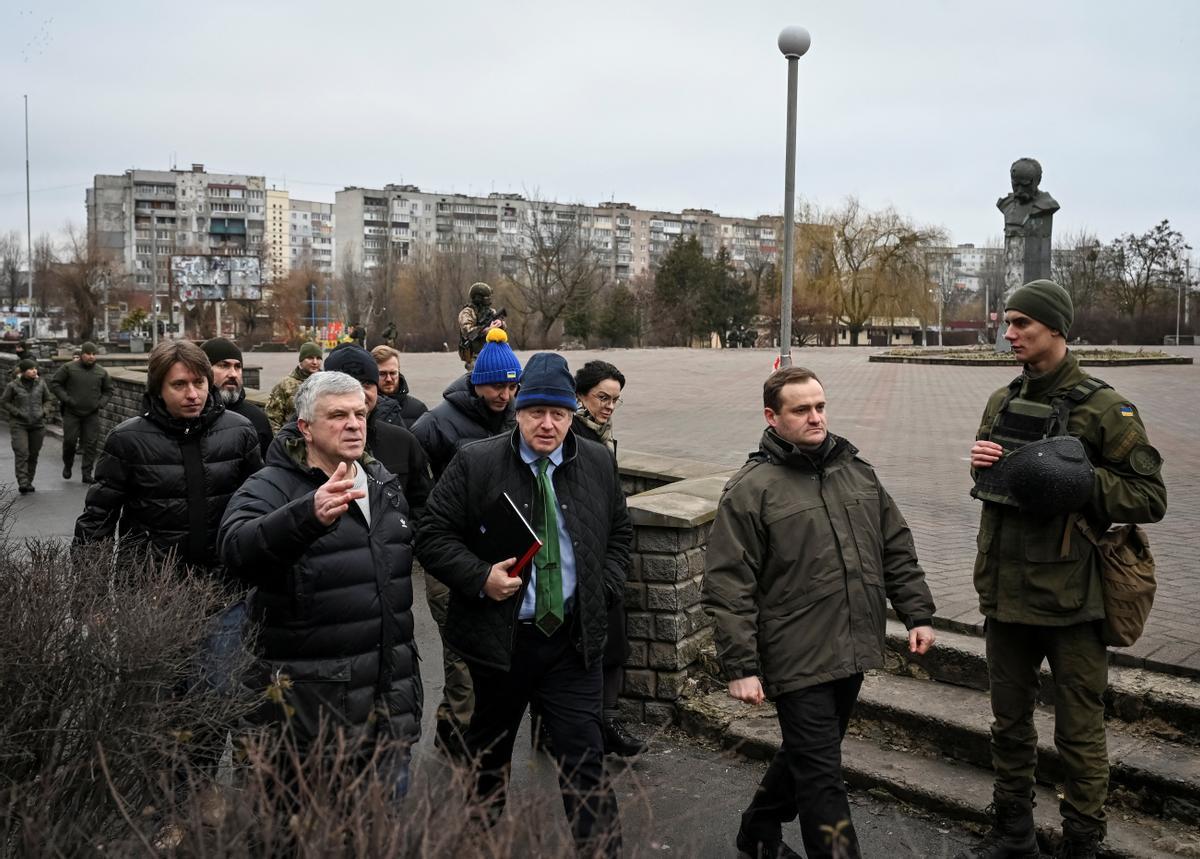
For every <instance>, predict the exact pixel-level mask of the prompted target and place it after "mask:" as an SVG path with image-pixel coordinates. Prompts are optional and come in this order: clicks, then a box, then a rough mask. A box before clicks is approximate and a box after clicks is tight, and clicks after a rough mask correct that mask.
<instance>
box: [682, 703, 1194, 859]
mask: <svg viewBox="0 0 1200 859" xmlns="http://www.w3.org/2000/svg"><path fill="white" fill-rule="evenodd" d="M679 715H680V724H681V725H682V726H683V727H684V728H685V729H686V730H688V731H690V732H691V733H693V734H695V735H697V736H703V737H706V738H708V739H711V740H714V741H716V742H718V743H720V744H721V745H722V746H723V747H725V748H729V749H733V750H735V751H737V752H738V753H740V754H743V755H745V756H747V757H752V758H759V759H763V760H769V759H770V758H771V757H772V756H774V754H775V752H776V750H777V749H778V748H779V743H780V733H779V723H778V721H777V719H776V718H775V708H774V707H772V706H771V705H769V704H767V705H763V706H760V707H750V706H747V705H745V704H741V703H739V702H737V701H733V700H731V699H730V698H729V696H728V695H726V694H725V692H723V691H721V692H712V693H709V694H707V695H701V696H697V697H693V698H687V699H683V700H681V701H680V702H679ZM842 768H843V772H844V773H845V777H846V781H847V783H848V784H850V785H851V786H852V787H855V788H859V789H866V790H874V791H877V792H878V791H883V792H886V793H888V794H890V795H892V796H894V797H896V798H897V799H899V800H901V801H903V802H906V803H909V804H912V805H915V806H918V807H921V808H925V809H928V810H929V811H932V812H934V813H937V814H940V815H943V816H945V817H948V818H952V819H955V820H961V821H966V822H970V823H975V824H981V825H982V824H985V823H986V822H987V814H986V811H985V809H986V808H987V806H988V804H989V803H990V802H991V799H992V776H991V772H990V770H988V769H983V768H980V767H976V766H973V765H971V764H968V763H964V762H957V761H953V760H949V759H947V758H945V757H942V756H938V755H928V754H925V753H922V752H920V751H919V750H915V749H913V748H905V747H896V746H893V745H890V744H880V743H878V742H874V741H872V740H871V739H868V738H866V737H861V736H853V735H851V736H847V737H846V740H845V743H844V744H843V747H842ZM1036 795H1037V799H1036V801H1037V807H1036V809H1035V812H1034V814H1035V819H1036V821H1037V826H1038V839H1039V841H1040V842H1041V845H1042V849H1043V850H1045V851H1046V852H1048V853H1049V852H1052V851H1053V848H1054V845H1055V844H1056V843H1057V840H1058V838H1059V835H1060V827H1061V821H1060V819H1059V815H1058V797H1057V796H1056V795H1055V793H1054V791H1053V790H1052V789H1050V788H1048V787H1044V786H1041V785H1039V786H1038V787H1037V789H1036ZM746 799H747V802H748V801H749V799H750V798H749V797H747V798H746ZM1100 855H1101V856H1103V857H1113V858H1114V859H1116V857H1128V859H1166V857H1179V856H1189V857H1196V856H1200V830H1197V829H1196V828H1195V827H1190V826H1187V825H1186V824H1180V823H1175V822H1168V821H1164V820H1161V819H1158V818H1154V817H1151V816H1148V815H1144V814H1140V813H1138V812H1136V811H1134V810H1131V809H1126V808H1121V807H1116V808H1113V809H1110V811H1109V823H1108V838H1107V839H1106V840H1105V841H1104V842H1103V843H1102V844H1101V850H1100Z"/></svg>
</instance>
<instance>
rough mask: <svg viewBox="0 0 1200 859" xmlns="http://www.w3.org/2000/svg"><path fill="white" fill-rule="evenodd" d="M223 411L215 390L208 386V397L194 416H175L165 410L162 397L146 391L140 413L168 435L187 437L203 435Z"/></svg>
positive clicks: (223, 406)
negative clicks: (198, 412)
mask: <svg viewBox="0 0 1200 859" xmlns="http://www.w3.org/2000/svg"><path fill="white" fill-rule="evenodd" d="M224 411H225V404H224V403H223V402H221V398H220V396H219V395H218V394H217V392H216V390H215V389H213V388H209V390H208V399H207V400H206V401H205V403H204V408H203V409H202V410H201V412H200V414H199V415H198V416H196V417H194V418H177V417H175V416H174V415H172V414H171V413H170V412H168V411H167V404H166V402H165V401H164V400H163V398H162V397H160V396H158V395H155V394H151V393H150V392H149V391H146V392H145V393H144V394H142V413H143V416H144V417H145V418H147V419H148V420H150V421H153V422H154V423H155V424H157V425H158V426H160V427H162V428H163V430H164V431H166V433H167V434H168V435H174V436H180V437H188V436H199V435H203V434H204V433H206V432H207V431H208V428H209V427H211V426H212V425H213V424H214V423H216V421H217V418H219V417H220V416H221V413H222V412H224Z"/></svg>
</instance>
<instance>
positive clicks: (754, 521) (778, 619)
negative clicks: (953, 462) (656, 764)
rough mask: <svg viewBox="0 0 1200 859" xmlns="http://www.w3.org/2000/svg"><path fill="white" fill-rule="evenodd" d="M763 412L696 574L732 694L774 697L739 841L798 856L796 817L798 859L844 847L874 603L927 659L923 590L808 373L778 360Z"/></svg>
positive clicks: (877, 629)
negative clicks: (778, 733) (769, 756)
mask: <svg viewBox="0 0 1200 859" xmlns="http://www.w3.org/2000/svg"><path fill="white" fill-rule="evenodd" d="M763 407H764V408H763V411H764V414H765V416H766V419H767V423H768V424H769V428H768V429H767V431H766V432H765V433H764V434H763V438H762V442H761V444H760V447H759V450H758V452H757V453H755V454H753V455H752V456H751V458H750V461H749V462H748V463H746V465H745V466H743V468H742V469H741V471H739V472H738V473H737V474H736V475H734V476H733V477H732V478H731V479H730V481H729V483H728V484H726V486H725V491H724V493H723V494H722V496H721V502H720V506H719V507H718V509H717V518H716V521H715V522H714V523H713V528H712V533H711V535H710V537H709V542H708V552H707V569H706V572H705V578H704V606H705V609H706V611H707V612H708V613H709V615H710V616H711V617H712V619H713V622H714V624H715V628H714V638H715V639H716V644H717V656H718V658H719V660H720V663H721V670H722V675H723V677H724V679H725V680H726V681H727V682H728V683H729V694H730V695H731V696H732V697H734V698H737V699H738V700H741V701H745V702H746V703H749V704H760V703H762V701H763V700H764V699H765V698H771V699H772V700H773V701H774V702H775V706H776V709H777V710H778V713H779V724H780V728H781V729H782V732H783V745H782V746H781V748H780V750H779V752H778V753H777V754H776V756H775V759H774V760H773V761H772V762H771V766H770V767H769V768H768V770H767V772H766V775H765V776H764V777H763V780H762V784H761V785H760V786H759V788H758V791H757V792H756V793H755V796H754V799H753V801H752V802H751V804H750V807H749V808H748V809H747V810H746V812H745V814H743V815H742V824H741V828H740V830H739V831H738V835H737V847H738V849H739V850H740V851H741V852H742V853H744V854H748V855H749V856H753V857H776V856H780V855H794V854H790V853H788V852H787V851H789V850H790V848H788V847H786V846H785V845H784V844H783V842H782V834H781V826H782V824H783V823H785V822H787V821H790V820H794V819H795V818H796V817H797V815H799V817H800V827H801V832H802V836H803V839H804V847H805V851H806V853H807V854H808V856H809V859H817V857H823V856H832V855H838V856H842V857H854V856H858V855H859V853H858V842H857V836H856V835H855V832H854V827H853V825H852V824H851V822H850V807H849V804H848V802H847V799H846V786H845V783H844V782H843V781H842V772H841V743H842V737H843V736H844V735H845V732H846V726H847V724H848V723H849V720H850V714H851V710H852V709H853V707H854V703H855V701H856V700H857V698H858V692H859V688H860V687H861V685H862V679H863V672H864V671H867V670H869V669H872V668H879V667H881V666H882V665H883V638H884V623H885V619H886V612H887V605H886V602H885V598H886V599H887V600H890V601H891V603H892V607H893V608H895V610H896V614H897V615H899V617H900V618H901V620H903V621H904V623H905V625H906V626H907V627H908V628H909V648H910V650H912V651H913V652H914V653H925V652H926V651H927V650H928V649H929V647H930V645H932V644H933V638H934V635H933V628H932V626H931V623H932V618H933V611H934V605H933V597H932V596H931V595H930V593H929V588H928V587H927V586H926V584H925V574H924V572H923V571H922V570H921V567H920V565H919V564H918V563H917V554H916V549H915V547H914V546H913V540H912V534H911V532H910V531H909V529H908V525H907V524H906V523H905V521H904V517H903V516H902V515H901V514H900V511H899V510H898V509H897V507H896V504H895V502H893V501H892V498H891V496H890V495H888V493H887V491H886V490H885V489H884V488H883V486H882V485H881V484H880V482H879V478H878V477H876V475H875V471H874V469H872V468H871V466H870V465H869V464H867V462H865V461H864V460H862V459H860V458H859V457H858V450H857V449H856V448H855V447H854V446H853V445H852V444H850V443H849V442H848V441H846V440H845V439H843V438H839V437H837V436H834V435H830V434H829V433H828V431H827V429H826V421H825V391H824V388H823V387H822V386H821V383H820V381H819V380H818V379H817V377H816V376H815V375H814V374H813V373H812V372H811V371H809V370H804V369H802V368H799V367H790V368H786V369H782V370H777V371H776V372H775V373H772V374H771V376H770V377H769V378H768V379H767V381H766V383H765V384H764V386H763ZM760 678H761V679H760Z"/></svg>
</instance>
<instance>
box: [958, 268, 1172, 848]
mask: <svg viewBox="0 0 1200 859" xmlns="http://www.w3.org/2000/svg"><path fill="white" fill-rule="evenodd" d="M1074 315H1075V314H1074V307H1073V305H1072V303H1071V296H1070V295H1069V294H1068V293H1067V291H1066V290H1065V289H1063V288H1062V287H1061V286H1059V285H1058V284H1057V283H1054V282H1053V281H1050V280H1035V281H1031V282H1030V283H1027V284H1025V285H1024V286H1022V287H1021V288H1020V289H1018V290H1016V291H1015V292H1013V294H1012V296H1011V297H1010V298H1009V299H1008V301H1007V302H1006V303H1005V309H1004V322H1005V325H1006V326H1007V330H1006V331H1005V333H1004V339H1005V340H1007V341H1008V342H1009V343H1010V344H1011V345H1012V351H1013V355H1014V356H1015V357H1016V358H1018V359H1019V360H1020V361H1021V362H1022V363H1023V364H1024V365H1025V366H1024V371H1023V372H1022V373H1021V375H1020V376H1018V377H1017V378H1016V379H1014V380H1013V381H1012V382H1010V383H1009V384H1008V385H1006V386H1005V387H1003V388H1001V389H1000V390H998V391H996V392H995V393H993V394H992V396H991V399H989V400H988V404H987V407H986V408H985V409H984V412H983V420H982V421H981V422H980V424H979V431H978V432H977V433H976V435H975V438H976V441H975V444H974V446H973V447H972V448H971V475H972V477H973V478H974V479H975V487H974V488H973V489H972V490H971V495H973V496H974V497H975V498H978V499H979V500H980V501H982V502H983V510H982V511H981V513H982V515H981V517H980V523H979V537H978V541H977V542H978V547H979V552H978V554H977V555H976V558H975V572H974V576H975V590H976V591H977V592H978V593H979V610H980V612H981V613H982V614H983V615H984V617H985V618H987V623H986V625H985V638H986V639H987V661H988V685H989V688H990V690H991V691H990V694H991V701H992V715H993V716H994V718H995V721H993V723H992V767H993V768H994V769H995V772H996V778H995V783H994V785H993V808H994V821H993V824H992V831H991V832H990V833H989V834H988V836H987V837H986V838H985V839H984V842H983V843H982V844H980V845H979V846H978V847H975V848H974V849H972V850H970V851H965V852H962V853H960V854H959V859H1005V857H1024V856H1037V855H1039V854H1038V847H1037V837H1036V831H1035V826H1034V819H1033V777H1034V769H1035V766H1036V762H1037V753H1038V750H1037V731H1036V729H1035V727H1034V719H1033V713H1034V705H1035V702H1036V699H1037V688H1038V671H1039V668H1040V666H1041V664H1042V661H1043V660H1048V661H1049V663H1050V671H1051V674H1052V675H1053V677H1054V686H1055V689H1056V690H1057V694H1056V698H1055V703H1054V728H1055V729H1054V744H1055V746H1056V747H1057V749H1058V753H1059V759H1060V760H1061V761H1062V762H1063V770H1064V772H1063V779H1062V781H1063V790H1062V802H1061V803H1060V811H1061V813H1062V817H1063V841H1062V845H1063V846H1062V847H1061V848H1060V850H1061V852H1060V853H1059V854H1058V855H1060V856H1064V855H1065V856H1074V857H1084V859H1086V857H1090V856H1095V855H1096V851H1097V845H1098V844H1099V842H1100V841H1101V840H1102V839H1103V838H1104V835H1105V815H1104V801H1105V799H1106V797H1107V794H1108V770H1109V763H1108V752H1107V749H1106V745H1105V733H1104V693H1105V690H1106V689H1107V687H1108V654H1107V653H1106V651H1105V641H1104V639H1103V638H1102V632H1101V626H1102V624H1101V623H1100V622H1099V621H1101V620H1102V619H1103V618H1104V616H1105V611H1104V594H1103V585H1102V583H1101V574H1100V563H1099V561H1098V557H1097V549H1096V546H1095V545H1094V544H1093V543H1092V542H1091V540H1090V539H1089V538H1088V537H1087V536H1086V533H1087V532H1090V533H1091V534H1092V535H1100V534H1104V533H1105V531H1107V530H1108V528H1109V526H1110V525H1113V524H1117V523H1146V522H1157V521H1158V520H1159V519H1161V518H1162V517H1163V515H1164V514H1165V513H1166V510H1167V490H1166V487H1165V486H1164V485H1163V479H1162V474H1161V471H1160V469H1161V466H1162V457H1161V456H1159V453H1158V451H1157V450H1155V449H1154V448H1153V447H1152V446H1151V445H1150V441H1149V439H1148V438H1147V436H1146V427H1145V426H1144V425H1143V423H1142V419H1141V417H1139V416H1138V411H1137V409H1136V408H1135V407H1134V405H1133V403H1131V402H1129V401H1128V400H1126V399H1125V398H1124V397H1122V396H1121V395H1120V394H1118V393H1117V392H1116V391H1114V390H1113V389H1112V388H1111V387H1109V386H1108V385H1107V384H1106V383H1104V382H1102V381H1100V380H1099V379H1097V378H1095V377H1094V376H1090V375H1088V374H1087V373H1086V372H1084V371H1083V369H1082V368H1081V367H1080V366H1079V359H1078V358H1077V357H1076V356H1075V355H1074V354H1072V353H1071V352H1070V350H1069V349H1068V348H1067V337H1068V336H1069V334H1070V330H1071V323H1072V322H1073V321H1074ZM1063 435H1070V436H1074V437H1075V438H1077V439H1079V441H1080V442H1081V443H1082V445H1083V448H1084V450H1085V452H1086V454H1087V459H1088V462H1089V464H1090V466H1091V468H1092V469H1093V470H1094V482H1093V485H1092V490H1091V496H1090V498H1088V499H1087V500H1086V501H1085V502H1084V503H1083V506H1082V507H1081V508H1079V509H1070V510H1056V511H1053V512H1051V513H1049V514H1047V513H1046V512H1045V511H1034V510H1029V509H1022V507H1021V504H1020V502H1019V501H1018V500H1017V498H1015V497H1014V493H1013V492H1012V491H1011V490H1010V488H1009V483H1008V480H1007V478H1006V469H1007V466H1008V456H1009V455H1010V454H1012V453H1013V452H1015V451H1017V450H1019V449H1020V448H1022V447H1024V446H1025V445H1026V444H1029V443H1031V442H1036V441H1040V440H1041V439H1043V438H1047V437H1051V436H1063ZM1085 528H1086V529H1087V532H1085V530H1084V529H1085Z"/></svg>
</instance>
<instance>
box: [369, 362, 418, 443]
mask: <svg viewBox="0 0 1200 859" xmlns="http://www.w3.org/2000/svg"><path fill="white" fill-rule="evenodd" d="M371 357H373V358H374V359H375V363H376V364H378V365H379V393H380V395H381V396H383V397H387V398H388V399H391V400H394V401H395V402H396V404H397V405H399V406H400V420H401V424H402V426H403V427H404V428H405V429H412V426H413V424H415V423H416V422H417V418H419V417H421V415H423V414H425V412H427V411H429V408H428V406H426V405H425V404H424V403H423V402H421V401H420V400H418V399H417V398H416V397H414V396H413V395H412V394H410V393H409V392H408V380H407V379H405V378H404V374H403V373H401V372H400V353H399V352H397V351H396V350H395V349H393V348H392V347H391V346H384V345H380V346H376V347H375V348H374V349H372V350H371Z"/></svg>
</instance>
